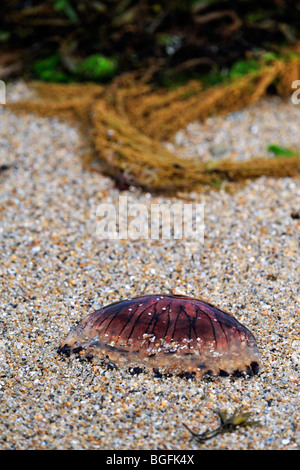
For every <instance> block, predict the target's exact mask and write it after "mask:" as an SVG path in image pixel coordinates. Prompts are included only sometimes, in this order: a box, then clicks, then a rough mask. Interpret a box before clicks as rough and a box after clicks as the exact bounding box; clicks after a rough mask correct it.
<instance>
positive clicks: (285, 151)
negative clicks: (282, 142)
mask: <svg viewBox="0 0 300 470" xmlns="http://www.w3.org/2000/svg"><path fill="white" fill-rule="evenodd" d="M267 150H268V151H269V152H272V153H274V155H275V157H277V158H278V157H295V156H296V155H299V153H300V151H299V150H298V151H296V150H292V149H289V148H286V147H280V146H279V145H276V144H271V145H268V147H267Z"/></svg>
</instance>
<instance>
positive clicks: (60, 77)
mask: <svg viewBox="0 0 300 470" xmlns="http://www.w3.org/2000/svg"><path fill="white" fill-rule="evenodd" d="M33 72H34V73H35V75H36V76H37V77H38V78H39V79H40V80H44V81H47V82H55V83H67V82H69V81H71V80H72V79H71V77H70V75H68V74H67V73H65V72H64V71H63V70H62V69H61V66H60V57H59V55H58V54H53V55H51V56H49V57H45V58H43V59H39V60H37V61H36V62H35V63H34V65H33Z"/></svg>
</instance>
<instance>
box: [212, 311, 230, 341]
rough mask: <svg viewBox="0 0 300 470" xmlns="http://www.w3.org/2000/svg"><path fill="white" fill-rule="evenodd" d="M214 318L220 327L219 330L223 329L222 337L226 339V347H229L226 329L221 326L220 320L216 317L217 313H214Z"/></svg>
mask: <svg viewBox="0 0 300 470" xmlns="http://www.w3.org/2000/svg"><path fill="white" fill-rule="evenodd" d="M215 319H216V320H217V323H218V324H219V325H220V328H221V330H222V331H223V334H224V337H225V340H226V343H227V346H228V349H229V340H228V336H227V334H226V331H225V330H224V327H223V324H222V322H221V321H220V320H219V319H218V315H217V314H216V313H215Z"/></svg>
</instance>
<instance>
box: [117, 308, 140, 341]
mask: <svg viewBox="0 0 300 470" xmlns="http://www.w3.org/2000/svg"><path fill="white" fill-rule="evenodd" d="M129 305H131V304H129ZM129 305H128V309H129V308H130V307H129ZM138 308H139V304H138V303H137V306H136V309H135V310H134V312H131V315H130V316H129V318H128V319H127V321H126V323H125V324H124V325H123V326H122V328H121V331H119V334H118V339H119V338H120V336H121V334H122V332H123V331H124V330H125V328H126V326H127V325H128V323H129V322H130V321H131V319H132V317H133V315H135V313H136V311H137V310H138ZM124 309H125V307H124ZM118 339H117V341H118ZM127 339H129V338H127ZM117 341H116V342H117Z"/></svg>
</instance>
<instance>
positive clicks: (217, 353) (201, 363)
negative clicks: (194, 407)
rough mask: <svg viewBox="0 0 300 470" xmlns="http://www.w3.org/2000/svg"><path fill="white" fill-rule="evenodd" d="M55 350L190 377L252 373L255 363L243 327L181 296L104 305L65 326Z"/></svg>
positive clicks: (255, 355) (249, 338)
mask: <svg viewBox="0 0 300 470" xmlns="http://www.w3.org/2000/svg"><path fill="white" fill-rule="evenodd" d="M149 313H151V315H149ZM59 352H60V353H63V354H66V355H71V354H73V353H80V354H81V355H83V356H85V357H87V358H90V359H91V358H93V360H96V359H97V358H98V360H101V361H104V362H108V363H114V364H115V365H116V366H122V365H127V366H129V367H130V368H134V367H138V368H141V367H151V368H153V370H155V371H156V372H157V371H162V373H166V374H171V375H172V374H176V375H182V376H195V377H202V376H203V375H205V374H209V375H214V376H217V375H225V376H226V375H237V376H238V375H250V376H252V375H254V374H256V373H257V372H258V369H259V362H260V360H259V353H258V350H257V346H256V341H255V338H254V336H253V334H252V333H251V332H250V331H249V330H248V329H247V328H246V327H245V326H243V325H242V324H241V323H239V322H238V321H237V320H236V319H235V318H234V317H233V316H232V315H230V314H229V313H226V312H224V311H222V310H220V309H219V308H217V307H214V306H213V305H211V304H209V303H207V302H205V301H203V300H200V299H195V298H190V297H185V296H182V295H159V296H158V295H147V296H142V297H137V298H134V299H129V300H124V301H120V302H116V303H113V304H110V305H107V306H106V307H103V308H101V309H100V310H97V311H96V312H94V313H91V314H89V315H87V316H86V317H85V318H84V319H83V320H82V321H81V323H79V324H78V325H77V326H76V327H75V328H74V329H73V330H71V331H70V333H69V334H68V336H67V337H66V338H65V340H64V341H63V342H62V343H61V345H60V347H59Z"/></svg>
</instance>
